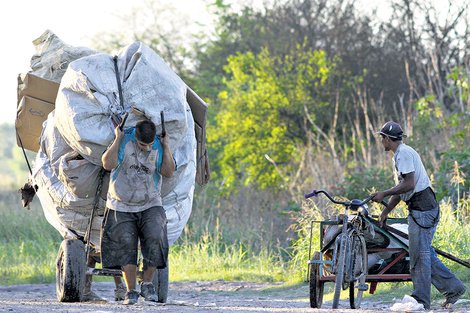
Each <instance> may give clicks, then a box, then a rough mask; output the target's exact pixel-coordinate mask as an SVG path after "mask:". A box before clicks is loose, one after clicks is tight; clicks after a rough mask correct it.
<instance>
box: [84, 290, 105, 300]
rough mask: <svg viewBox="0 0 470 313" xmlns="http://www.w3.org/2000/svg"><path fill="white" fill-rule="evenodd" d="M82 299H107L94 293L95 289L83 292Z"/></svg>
mask: <svg viewBox="0 0 470 313" xmlns="http://www.w3.org/2000/svg"><path fill="white" fill-rule="evenodd" d="M82 301H83V302H92V301H106V299H104V298H101V297H100V296H98V295H97V294H96V293H94V292H93V291H91V290H90V291H88V292H85V293H84V294H83V297H82Z"/></svg>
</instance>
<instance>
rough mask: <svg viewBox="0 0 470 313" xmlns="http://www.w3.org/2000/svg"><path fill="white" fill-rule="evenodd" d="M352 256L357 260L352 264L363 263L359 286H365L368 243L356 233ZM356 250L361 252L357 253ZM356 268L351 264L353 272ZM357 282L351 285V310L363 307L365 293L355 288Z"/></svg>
mask: <svg viewBox="0 0 470 313" xmlns="http://www.w3.org/2000/svg"><path fill="white" fill-rule="evenodd" d="M351 243H352V244H351V245H352V251H353V252H352V253H351V254H352V255H354V256H356V260H351V262H356V263H357V262H361V263H360V264H361V272H360V273H359V275H362V276H361V278H360V279H359V281H357V283H358V284H359V285H363V284H365V283H366V275H367V248H366V242H365V240H364V237H362V236H359V235H358V234H357V233H354V235H353V237H352V240H351ZM356 248H357V249H358V250H359V251H356ZM354 268H355V264H354V263H352V264H351V270H352V269H354ZM354 285H355V282H354V281H353V282H351V283H350V284H349V305H350V307H351V309H359V308H360V307H361V301H362V294H363V293H364V291H363V290H359V289H358V288H354Z"/></svg>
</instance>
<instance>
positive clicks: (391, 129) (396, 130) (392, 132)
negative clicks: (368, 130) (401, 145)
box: [376, 121, 406, 141]
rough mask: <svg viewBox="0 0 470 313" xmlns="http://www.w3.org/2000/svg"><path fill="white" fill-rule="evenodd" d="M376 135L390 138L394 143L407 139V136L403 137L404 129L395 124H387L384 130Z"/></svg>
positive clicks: (383, 127)
mask: <svg viewBox="0 0 470 313" xmlns="http://www.w3.org/2000/svg"><path fill="white" fill-rule="evenodd" d="M376 134H380V135H382V136H387V137H389V138H390V139H391V140H392V141H398V140H401V139H402V138H406V135H403V129H402V128H401V126H400V124H398V123H395V122H391V121H390V122H387V123H385V124H384V126H382V129H381V130H380V131H379V132H376Z"/></svg>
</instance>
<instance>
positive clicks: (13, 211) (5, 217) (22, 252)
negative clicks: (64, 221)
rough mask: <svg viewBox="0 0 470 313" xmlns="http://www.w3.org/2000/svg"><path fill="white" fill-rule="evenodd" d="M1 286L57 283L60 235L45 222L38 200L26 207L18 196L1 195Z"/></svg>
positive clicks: (9, 192)
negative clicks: (56, 267)
mask: <svg viewBox="0 0 470 313" xmlns="http://www.w3.org/2000/svg"><path fill="white" fill-rule="evenodd" d="M0 194H1V197H0V236H1V243H0V284H1V285H16V284H37V283H50V282H53V281H55V264H54V263H55V258H56V257H57V251H58V249H59V245H60V242H61V237H60V235H59V233H58V232H57V231H56V230H55V229H54V228H53V227H52V226H50V225H49V223H48V222H47V221H46V219H45V217H44V215H43V213H42V209H41V208H40V206H39V201H38V200H37V199H36V200H35V201H34V202H33V204H32V205H31V210H27V209H26V208H23V207H22V205H21V202H20V196H19V194H17V193H15V192H11V191H4V190H3V191H1V192H0Z"/></svg>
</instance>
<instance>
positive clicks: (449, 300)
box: [441, 286, 467, 310]
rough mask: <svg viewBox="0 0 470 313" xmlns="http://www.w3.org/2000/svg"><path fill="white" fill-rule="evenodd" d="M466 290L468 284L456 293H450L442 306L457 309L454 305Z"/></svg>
mask: <svg viewBox="0 0 470 313" xmlns="http://www.w3.org/2000/svg"><path fill="white" fill-rule="evenodd" d="M465 291H467V286H465V287H464V288H463V289H462V290H460V291H459V292H456V293H454V294H451V295H449V296H448V297H446V299H445V300H444V301H443V302H442V303H441V307H442V308H444V309H446V310H454V309H455V306H454V304H455V302H457V301H458V300H459V298H460V297H461V296H463V295H464V294H465Z"/></svg>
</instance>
